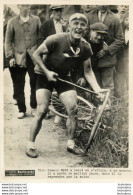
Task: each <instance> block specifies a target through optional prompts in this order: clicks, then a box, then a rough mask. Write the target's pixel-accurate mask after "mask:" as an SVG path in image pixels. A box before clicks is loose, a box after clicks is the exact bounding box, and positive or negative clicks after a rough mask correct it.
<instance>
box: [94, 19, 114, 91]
mask: <svg viewBox="0 0 133 195" xmlns="http://www.w3.org/2000/svg"><path fill="white" fill-rule="evenodd" d="M107 34H108V27H107V26H106V25H105V24H103V23H101V22H97V23H95V24H92V25H90V44H91V48H92V51H93V56H92V57H91V62H92V69H93V71H94V73H95V76H96V78H97V81H98V83H99V85H100V86H101V87H102V88H107V89H110V90H112V85H111V84H112V83H111V82H110V80H111V79H113V72H114V70H113V69H112V67H104V66H102V63H101V61H102V60H103V57H100V58H99V53H100V51H101V50H103V51H105V52H106V51H107V49H108V45H107V43H106V42H105V39H106V36H107ZM108 55H109V54H108V53H107V54H106V55H105V56H104V60H105V61H106V60H110V57H109V56H108ZM108 58H109V59H108Z"/></svg>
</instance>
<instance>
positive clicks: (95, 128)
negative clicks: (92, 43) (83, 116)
mask: <svg viewBox="0 0 133 195" xmlns="http://www.w3.org/2000/svg"><path fill="white" fill-rule="evenodd" d="M58 80H59V81H62V82H65V83H67V84H70V85H72V86H74V87H77V88H79V89H82V90H84V91H87V92H89V93H92V94H95V95H98V94H97V93H96V92H94V91H91V90H89V89H86V88H84V87H81V86H78V85H76V84H74V83H71V82H69V81H66V80H63V79H60V78H58ZM105 92H106V95H105V99H104V101H103V104H102V106H101V109H100V111H99V113H98V116H97V117H96V119H95V123H94V125H93V128H92V130H91V134H90V137H89V140H88V143H87V146H86V148H85V150H84V153H87V151H88V149H89V146H90V144H91V142H92V139H93V137H94V135H95V133H96V130H97V126H98V124H99V122H100V119H101V116H102V114H103V111H104V109H105V106H106V104H107V102H108V99H109V95H110V91H109V90H108V89H107V91H105Z"/></svg>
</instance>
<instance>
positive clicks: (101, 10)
mask: <svg viewBox="0 0 133 195" xmlns="http://www.w3.org/2000/svg"><path fill="white" fill-rule="evenodd" d="M108 8H109V6H108V5H99V6H98V10H99V11H100V12H101V13H105V12H106V11H107V10H108Z"/></svg>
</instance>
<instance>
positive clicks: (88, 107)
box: [49, 92, 94, 120]
mask: <svg viewBox="0 0 133 195" xmlns="http://www.w3.org/2000/svg"><path fill="white" fill-rule="evenodd" d="M77 104H78V114H77V116H78V120H89V119H91V114H92V111H93V108H94V106H93V105H92V104H91V103H90V102H88V101H87V100H85V99H84V98H83V97H81V96H77ZM49 110H50V111H52V112H53V113H54V114H56V115H58V116H60V117H63V118H68V115H67V112H66V109H65V106H64V105H63V104H62V102H61V101H60V99H59V97H58V95H57V92H53V93H52V96H51V104H50V106H49Z"/></svg>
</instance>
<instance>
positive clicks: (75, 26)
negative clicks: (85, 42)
mask: <svg viewBox="0 0 133 195" xmlns="http://www.w3.org/2000/svg"><path fill="white" fill-rule="evenodd" d="M69 27H70V35H71V36H72V37H73V38H74V39H80V38H81V37H82V36H83V35H84V32H85V30H86V28H87V24H86V22H85V21H84V20H81V19H75V20H72V21H71V22H70V24H69Z"/></svg>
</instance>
